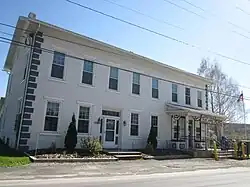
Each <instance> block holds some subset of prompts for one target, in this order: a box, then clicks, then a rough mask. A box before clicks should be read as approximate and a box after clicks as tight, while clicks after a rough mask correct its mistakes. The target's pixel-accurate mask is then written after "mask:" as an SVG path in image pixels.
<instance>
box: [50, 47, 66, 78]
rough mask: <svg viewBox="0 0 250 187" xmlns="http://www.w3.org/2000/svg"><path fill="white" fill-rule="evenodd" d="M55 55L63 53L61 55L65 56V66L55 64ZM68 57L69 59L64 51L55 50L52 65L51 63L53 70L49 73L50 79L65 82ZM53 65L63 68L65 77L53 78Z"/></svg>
mask: <svg viewBox="0 0 250 187" xmlns="http://www.w3.org/2000/svg"><path fill="white" fill-rule="evenodd" d="M55 53H61V54H64V64H63V65H61V64H55V63H54V55H55ZM66 57H67V54H66V53H65V52H63V51H60V50H54V53H53V55H52V63H51V68H50V72H49V77H50V79H54V80H59V81H64V80H65V76H66V75H65V72H66V70H65V69H66ZM53 64H55V65H57V66H61V67H62V66H63V77H62V78H58V77H52V75H51V73H52V69H53Z"/></svg>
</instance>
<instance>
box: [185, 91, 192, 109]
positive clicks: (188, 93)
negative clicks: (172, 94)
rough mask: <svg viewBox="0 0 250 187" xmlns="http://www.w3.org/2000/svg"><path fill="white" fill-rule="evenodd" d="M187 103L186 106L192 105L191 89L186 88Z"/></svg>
mask: <svg viewBox="0 0 250 187" xmlns="http://www.w3.org/2000/svg"><path fill="white" fill-rule="evenodd" d="M185 102H186V105H190V104H191V95H190V88H185Z"/></svg>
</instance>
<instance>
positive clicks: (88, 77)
mask: <svg viewBox="0 0 250 187" xmlns="http://www.w3.org/2000/svg"><path fill="white" fill-rule="evenodd" d="M92 80H93V74H92V73H89V72H85V71H84V72H83V74H82V83H84V84H89V85H92V83H93V81H92Z"/></svg>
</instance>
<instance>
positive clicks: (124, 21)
mask: <svg viewBox="0 0 250 187" xmlns="http://www.w3.org/2000/svg"><path fill="white" fill-rule="evenodd" d="M65 1H67V2H69V3H71V4H74V5H77V6H79V7H82V8H84V9H87V10H90V11H92V12H95V13H98V14H101V15H103V16H106V17H109V18H112V19H115V20H117V21H120V22H123V23H126V24H128V25H131V26H134V27H136V28H139V29H141V30H145V31H147V32H150V33H153V34H156V35H158V36H161V37H164V38H166V39H169V40H173V41H175V42H178V43H181V44H184V45H186V46H190V47H192V48H196V49H198V50H202V48H201V47H198V46H196V45H193V44H190V43H188V42H185V41H182V40H179V39H177V38H174V37H171V36H168V35H165V34H162V33H159V32H157V31H154V30H151V29H148V28H145V27H143V26H140V25H137V24H135V23H132V22H129V21H126V20H123V19H121V18H117V17H115V16H112V15H109V14H106V13H104V12H101V11H98V10H95V9H93V8H90V7H88V6H84V5H82V4H79V3H76V2H74V1H71V0H65ZM205 50H206V51H207V52H209V53H212V54H215V55H217V56H219V57H222V58H225V59H228V60H231V61H234V62H237V63H241V64H245V65H249V66H250V64H249V63H247V62H244V61H242V60H238V59H235V58H233V57H228V56H226V55H223V54H221V53H218V52H215V51H212V50H210V49H205Z"/></svg>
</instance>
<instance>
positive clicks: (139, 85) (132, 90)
mask: <svg viewBox="0 0 250 187" xmlns="http://www.w3.org/2000/svg"><path fill="white" fill-rule="evenodd" d="M134 74H138V75H139V84H138V83H134ZM133 84H135V85H139V94H136V93H133ZM131 93H132V95H137V96H139V95H141V74H140V73H137V72H132V90H131Z"/></svg>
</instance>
